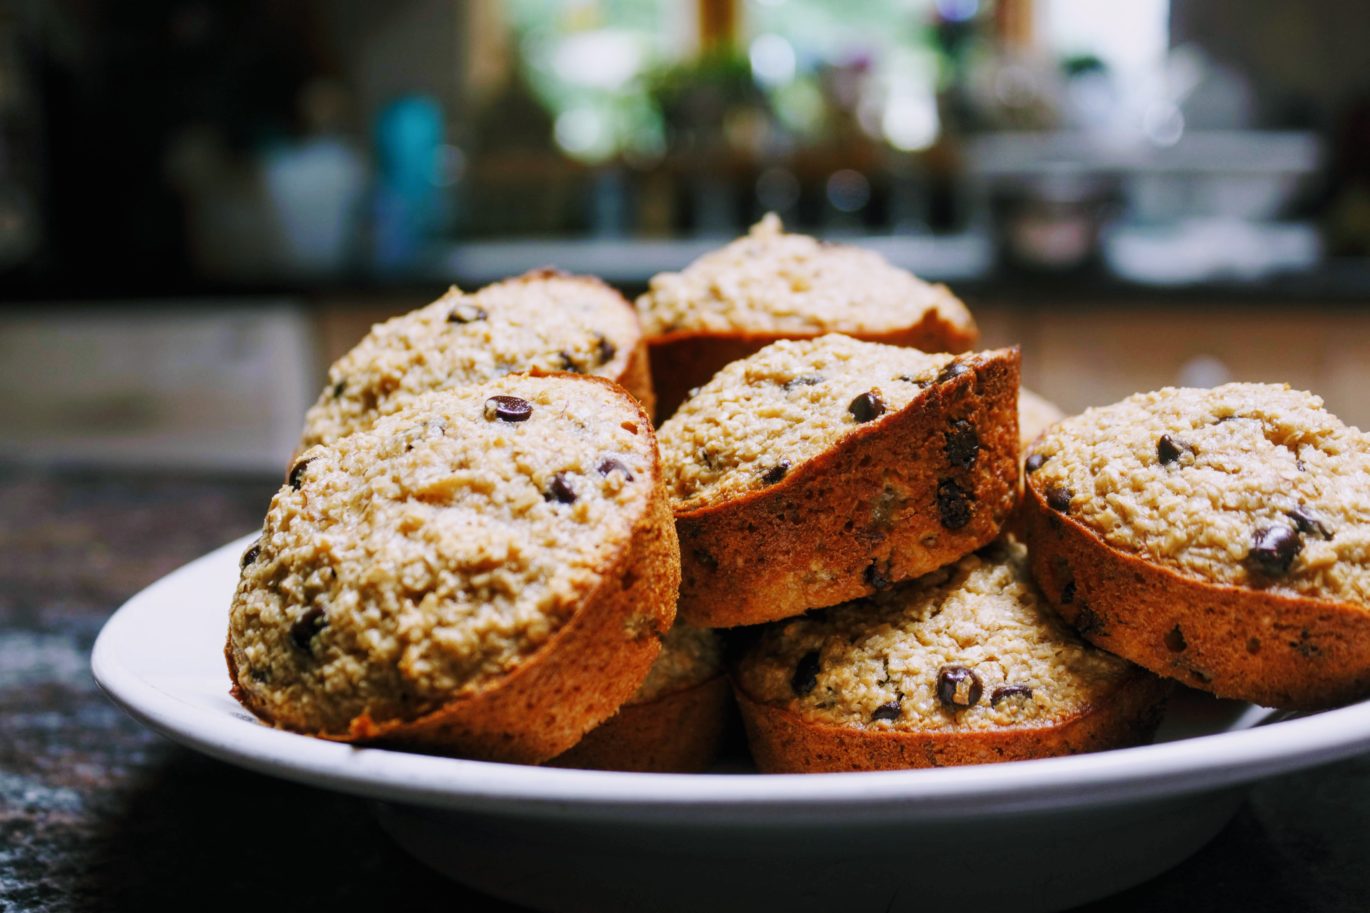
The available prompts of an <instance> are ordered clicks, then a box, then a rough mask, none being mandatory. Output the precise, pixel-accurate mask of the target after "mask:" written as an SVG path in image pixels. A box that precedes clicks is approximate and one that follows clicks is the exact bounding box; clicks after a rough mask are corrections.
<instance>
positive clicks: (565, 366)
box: [557, 349, 582, 374]
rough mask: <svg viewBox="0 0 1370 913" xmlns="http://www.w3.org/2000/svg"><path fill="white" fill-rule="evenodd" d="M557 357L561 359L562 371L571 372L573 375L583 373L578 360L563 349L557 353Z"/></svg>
mask: <svg viewBox="0 0 1370 913" xmlns="http://www.w3.org/2000/svg"><path fill="white" fill-rule="evenodd" d="M557 357H558V358H559V359H561V370H563V371H570V372H571V373H572V374H580V373H582V372H581V370H580V365H578V364H576V360H575V359H574V358H573V357H572V356H571V353H570V352H567V351H566V350H565V349H563V350H561V351H560V352H558V353H557Z"/></svg>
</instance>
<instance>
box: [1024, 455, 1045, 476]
mask: <svg viewBox="0 0 1370 913" xmlns="http://www.w3.org/2000/svg"><path fill="white" fill-rule="evenodd" d="M1046 461H1047V458H1046V457H1044V456H1042V455H1041V454H1040V453H1030V454H1028V458H1027V461H1026V462H1025V463H1024V464H1023V468H1024V469H1026V470H1027V471H1028V473H1029V474H1031V473H1034V472H1036V471H1037V470H1039V469H1041V468H1042V466H1043V464H1045V463H1046Z"/></svg>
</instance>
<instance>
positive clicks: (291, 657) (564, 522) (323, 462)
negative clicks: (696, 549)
mask: <svg viewBox="0 0 1370 913" xmlns="http://www.w3.org/2000/svg"><path fill="white" fill-rule="evenodd" d="M678 583H679V558H678V548H677V545H676V537H675V531H674V528H673V525H672V521H671V514H670V509H669V506H668V502H667V500H666V497H665V492H664V489H663V488H662V485H661V469H660V463H659V459H658V455H657V449H656V444H655V439H654V435H653V432H652V428H651V425H650V423H649V422H648V420H647V416H646V413H645V412H644V411H643V410H642V408H641V406H640V405H639V404H638V402H637V401H636V400H634V399H633V398H632V397H630V396H629V395H628V394H627V393H626V392H624V390H623V389H622V388H621V387H619V386H617V385H615V384H614V383H612V382H611V381H608V380H605V379H603V378H596V377H579V376H574V375H567V374H557V375H550V376H530V375H510V376H508V377H504V378H500V379H498V380H495V381H491V382H489V383H487V384H481V385H475V386H469V387H463V388H461V389H457V390H451V391H443V392H438V393H432V394H429V395H428V396H425V397H420V398H417V399H415V400H413V401H411V403H410V404H409V406H408V407H407V408H405V409H403V410H401V411H399V412H396V413H394V414H393V415H390V416H386V417H385V418H383V419H381V420H380V421H379V422H378V423H377V424H376V425H375V426H374V427H372V428H371V429H370V430H367V431H358V432H356V433H354V434H351V435H348V436H347V437H344V438H341V439H339V440H338V441H336V442H334V443H332V444H327V445H320V446H316V447H312V448H310V449H309V450H307V451H305V453H304V454H303V455H302V456H301V457H300V458H299V459H298V461H297V462H296V463H295V464H294V466H293V467H292V469H291V470H290V474H289V478H288V481H287V482H286V484H285V485H283V486H282V487H281V489H280V491H278V492H277V494H276V496H275V497H274V498H273V499H272V502H271V506H270V509H269V510H268V512H267V516H266V520H265V523H264V526H263V530H262V535H261V538H260V539H259V540H258V541H257V542H256V543H255V544H254V545H253V546H252V547H251V548H249V549H248V550H247V552H246V554H244V556H243V561H242V574H241V579H240V581H239V583H238V586H237V590H236V592H235V594H234V598H233V604H232V607H231V610H230V616H229V636H228V644H227V648H226V655H227V658H228V665H229V671H230V674H231V676H232V679H233V682H234V686H233V693H234V695H235V696H236V697H237V698H238V700H240V701H241V702H242V703H243V704H244V706H246V707H247V708H248V709H249V710H251V711H252V712H253V713H255V714H256V715H257V716H258V717H260V718H261V719H263V720H264V721H266V722H268V723H271V724H273V725H275V726H278V727H281V728H285V729H290V730H294V731H296V732H302V733H308V734H312V735H317V736H320V737H323V738H328V739H336V740H340V741H353V742H370V743H376V744H384V745H393V746H401V747H410V748H416V749H420V750H425V751H432V752H441V753H448V754H455V755H460V756H464V757H471V758H482V759H487V760H500V761H517V762H525V763H537V762H541V761H545V760H547V759H548V758H551V757H554V756H556V755H557V754H560V753H561V752H563V751H565V750H566V749H567V748H570V747H571V746H572V745H574V744H575V743H576V742H577V741H579V740H580V738H581V737H582V736H583V735H584V734H585V733H586V732H588V731H589V730H590V729H592V728H594V727H595V726H597V725H599V724H600V723H602V722H603V721H604V720H606V719H608V718H609V717H610V716H612V715H613V714H614V713H615V712H616V711H617V710H618V708H619V707H620V706H621V705H622V704H623V703H624V701H626V700H627V699H628V698H630V697H631V696H632V695H633V693H634V692H635V691H636V690H637V689H638V687H639V686H640V685H641V684H642V681H643V679H644V678H645V677H646V676H647V674H648V670H649V668H650V667H651V665H652V662H653V661H654V660H655V659H656V656H657V653H658V651H659V648H660V638H661V637H662V636H664V634H665V632H666V631H667V630H668V629H669V628H670V625H671V623H672V620H673V618H674V614H675V602H676V597H677V587H678Z"/></svg>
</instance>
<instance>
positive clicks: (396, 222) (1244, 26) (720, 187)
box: [0, 0, 1370, 472]
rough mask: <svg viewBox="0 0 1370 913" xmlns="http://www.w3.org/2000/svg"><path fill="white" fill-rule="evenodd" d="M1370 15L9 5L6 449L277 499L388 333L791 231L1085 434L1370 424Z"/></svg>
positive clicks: (1, 113)
mask: <svg viewBox="0 0 1370 913" xmlns="http://www.w3.org/2000/svg"><path fill="white" fill-rule="evenodd" d="M1367 47H1370V4H1368V3H1365V2H1362V0H1306V2H1300V3H1294V2H1281V0H1245V2H1242V3H1240V4H1237V3H1233V2H1230V0H1112V2H1101V0H888V2H880V0H543V2H539V0H509V2H502V3H501V2H495V0H472V2H465V3H463V2H456V0H391V2H386V3H376V2H363V0H312V2H304V0H301V2H284V0H119V2H115V0H0V304H2V305H3V306H2V307H0V460H4V461H10V462H13V461H19V462H31V463H46V464H53V463H57V464H82V465H86V464H127V465H135V466H147V467H151V466H177V467H203V468H213V469H216V470H243V471H263V470H264V471H270V472H277V471H279V469H280V467H281V466H282V465H283V463H284V461H285V460H286V458H287V456H288V454H289V452H290V450H291V449H292V447H293V444H294V441H295V436H296V433H297V430H298V425H299V421H300V419H301V416H302V415H303V412H304V409H305V408H306V406H307V405H308V404H309V403H310V402H311V401H312V400H313V398H314V396H315V394H316V392H317V389H318V385H319V384H320V382H321V380H322V377H323V370H324V367H325V366H326V365H327V363H328V361H330V360H331V359H333V358H335V357H336V356H337V355H339V354H340V353H341V352H342V351H345V350H346V349H347V348H348V347H350V346H351V345H352V344H353V343H354V342H355V341H356V340H357V339H358V338H359V337H360V336H361V334H362V333H364V332H365V330H366V328H367V327H368V326H369V325H370V324H371V323H372V322H374V321H376V320H379V319H382V318H384V317H386V316H388V315H391V314H394V313H398V312H401V311H406V310H409V309H411V308H414V307H417V306H420V305H422V304H425V303H427V302H428V301H430V300H431V299H432V298H434V297H435V296H436V295H437V294H438V293H440V292H441V291H442V290H443V289H445V288H446V287H447V286H448V285H449V284H452V283H457V284H459V285H461V286H464V287H473V288H474V287H476V286H478V285H480V284H483V283H486V282H489V281H491V280H494V279H497V278H501V277H504V276H507V275H511V274H515V273H518V272H521V271H523V270H524V269H527V268H531V267H536V266H542V265H548V264H551V265H556V266H559V267H562V268H564V269H567V270H571V271H577V272H589V273H594V274H597V275H600V276H603V277H604V278H606V279H607V280H609V281H611V282H613V283H615V284H616V285H618V286H619V287H620V288H621V289H622V290H623V291H624V292H625V293H627V294H629V295H633V294H636V293H637V292H639V291H641V290H642V288H644V286H645V284H646V281H647V279H648V278H649V277H650V276H651V275H652V274H653V273H654V272H657V271H660V270H665V269H676V268H680V267H682V266H684V265H685V264H686V263H688V262H689V261H690V260H691V259H693V258H694V257H695V256H697V255H698V254H700V253H701V252H703V251H706V250H708V249H710V248H711V247H714V246H717V245H718V244H719V243H720V242H722V241H724V240H726V239H729V238H731V237H733V236H735V235H737V234H739V233H741V232H743V231H744V230H745V229H746V227H747V226H748V224H750V223H751V222H752V221H754V220H755V219H757V218H758V217H759V216H760V215H761V214H762V213H764V212H767V211H774V212H777V213H779V214H780V215H781V216H782V218H783V219H784V220H785V222H786V224H787V226H789V227H791V228H794V229H797V230H802V231H806V232H812V233H816V234H819V235H821V236H824V237H828V238H834V239H853V240H856V241H858V242H860V243H863V244H869V245H870V246H872V247H874V248H876V249H878V250H880V251H881V252H883V253H884V254H885V255H886V256H887V257H888V258H889V259H891V260H892V261H894V262H896V263H899V264H901V265H903V266H906V267H908V268H910V269H912V270H914V271H915V272H917V273H918V274H919V275H921V276H923V277H925V278H927V279H930V280H936V281H942V282H946V283H948V284H949V285H950V286H951V287H952V288H953V289H954V290H955V291H957V292H958V293H959V294H961V296H962V297H963V298H965V299H966V300H967V301H968V303H969V304H970V305H971V307H972V309H973V311H974V313H975V314H976V317H977V318H978V319H979V321H980V323H981V326H982V328H983V330H984V334H985V341H986V342H987V343H989V344H1000V343H1007V342H1020V343H1022V345H1023V347H1024V369H1025V378H1026V381H1027V383H1029V384H1030V385H1032V386H1034V387H1036V388H1038V389H1040V391H1041V392H1043V393H1045V394H1046V395H1047V396H1049V397H1051V398H1053V399H1055V400H1056V401H1058V402H1059V403H1060V404H1061V405H1062V406H1063V407H1065V408H1066V409H1067V410H1070V411H1075V410H1079V409H1081V408H1084V407H1085V406H1087V405H1090V404H1094V403H1104V402H1110V401H1113V400H1116V399H1118V398H1121V397H1122V396H1125V395H1127V394H1129V393H1131V392H1133V391H1135V390H1139V389H1150V388H1154V387H1158V386H1162V385H1165V384H1174V383H1184V384H1191V385H1211V384H1216V383H1221V382H1223V381H1225V380H1228V379H1237V380H1271V381H1287V382H1289V383H1291V384H1294V385H1296V386H1299V387H1304V388H1308V389H1312V390H1315V391H1317V392H1319V393H1320V394H1321V395H1323V397H1324V398H1325V399H1326V400H1327V401H1328V403H1329V405H1330V406H1331V407H1332V408H1333V409H1334V410H1335V411H1337V412H1338V413H1339V414H1341V415H1342V416H1343V417H1344V418H1346V419H1347V420H1349V421H1352V422H1355V423H1357V424H1359V425H1360V426H1361V427H1363V428H1364V427H1370V357H1368V356H1370V307H1367V303H1370V67H1367V66H1366V64H1365V60H1366V48H1367Z"/></svg>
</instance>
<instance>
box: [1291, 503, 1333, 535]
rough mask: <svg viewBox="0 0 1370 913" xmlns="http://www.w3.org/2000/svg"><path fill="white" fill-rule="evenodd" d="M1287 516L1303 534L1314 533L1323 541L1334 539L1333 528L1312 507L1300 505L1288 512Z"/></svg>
mask: <svg viewBox="0 0 1370 913" xmlns="http://www.w3.org/2000/svg"><path fill="white" fill-rule="evenodd" d="M1285 516H1286V517H1288V518H1289V519H1291V520H1293V521H1294V526H1295V527H1296V528H1297V529H1298V531H1299V532H1301V533H1314V534H1316V535H1318V536H1321V537H1322V538H1323V539H1331V538H1332V527H1331V526H1330V525H1328V523H1327V521H1326V520H1325V519H1323V517H1322V515H1321V514H1319V513H1318V512H1317V511H1315V510H1313V508H1311V507H1305V506H1304V505H1302V504H1300V505H1299V506H1298V507H1296V508H1294V509H1293V510H1291V511H1286V512H1285Z"/></svg>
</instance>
